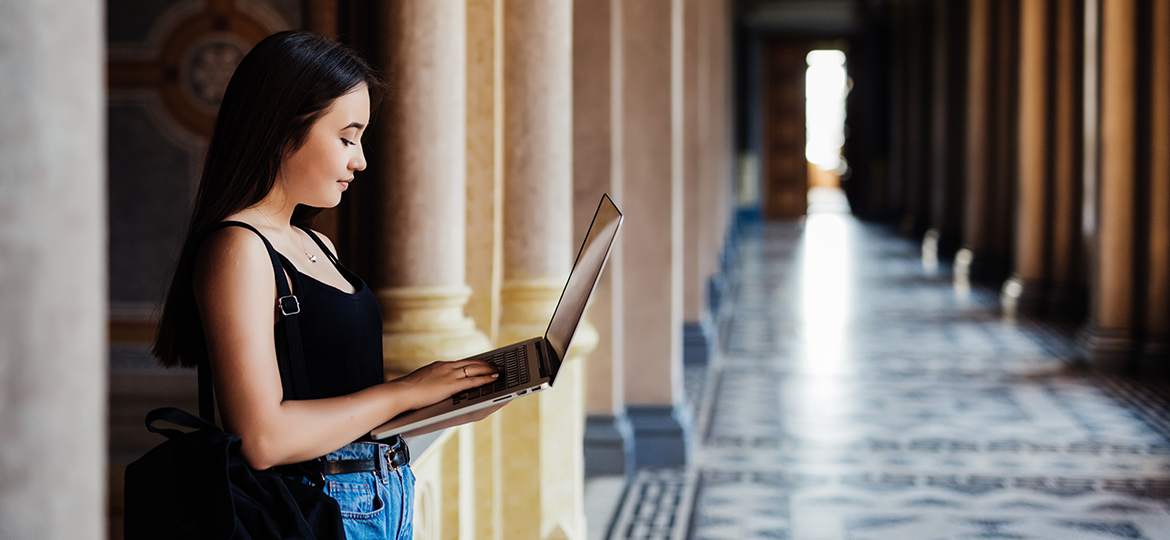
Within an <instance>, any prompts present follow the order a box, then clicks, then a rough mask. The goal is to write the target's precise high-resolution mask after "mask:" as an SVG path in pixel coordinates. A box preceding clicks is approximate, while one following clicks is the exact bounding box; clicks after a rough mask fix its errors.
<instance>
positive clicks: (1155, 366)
mask: <svg viewBox="0 0 1170 540" xmlns="http://www.w3.org/2000/svg"><path fill="white" fill-rule="evenodd" d="M1137 368H1138V372H1139V373H1141V374H1142V375H1148V376H1152V377H1161V378H1166V377H1170V334H1154V335H1149V336H1146V341H1145V342H1144V343H1143V344H1142V350H1141V353H1140V354H1139V355H1138V365H1137Z"/></svg>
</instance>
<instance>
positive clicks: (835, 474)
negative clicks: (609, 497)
mask: <svg viewBox="0 0 1170 540" xmlns="http://www.w3.org/2000/svg"><path fill="white" fill-rule="evenodd" d="M738 253H739V261H738V266H737V268H736V269H735V270H734V271H733V272H731V275H730V282H731V287H730V291H729V297H730V299H729V304H730V305H729V307H728V309H727V310H726V311H725V312H724V313H723V316H722V318H721V321H720V322H721V324H720V336H721V341H722V346H721V354H719V355H718V356H717V357H716V358H715V359H714V360H713V361H712V363H711V364H710V365H709V366H707V367H706V368H705V369H701V370H700V369H689V370H688V372H687V378H688V379H690V380H689V381H688V393H690V394H692V395H694V396H697V395H698V394H699V393H700V392H701V390H700V389H705V392H702V393H703V394H704V396H703V398H702V399H699V398H697V397H696V398H693V399H695V402H696V403H698V411H697V413H696V418H697V425H696V436H695V439H696V449H695V454H694V458H695V459H694V460H693V464H692V466H691V467H690V468H688V469H687V470H667V471H643V472H640V473H639V474H638V475H637V476H636V477H635V478H634V479H633V480H632V481H631V482H630V485H629V487H628V488H627V492H626V496H625V499H624V503H623V506H622V508H621V510H620V512H619V518H618V520H617V521H616V522H615V524H616V526H615V527H613V528H612V531H613V533H612V535H611V538H614V539H651V538H663V539H665V538H674V539H676V540H681V539H686V538H689V539H692V540H733V539H734V540H743V539H753V538H764V539H768V538H779V539H793V540H886V539H900V540H902V539H904V540H913V539H927V540H950V539H955V540H958V539H974V538H1003V539H1008V538H1011V539H1052V540H1064V539H1068V540H1080V539H1085V540H1089V539H1094V540H1102V539H1122V538H1124V539H1151V540H1152V539H1170V439H1168V438H1167V436H1168V435H1170V429H1167V428H1170V415H1168V414H1167V411H1170V393H1167V391H1168V390H1170V388H1167V387H1165V386H1162V387H1159V386H1156V384H1155V385H1154V386H1151V385H1150V384H1146V383H1138V382H1135V381H1131V380H1128V379H1125V378H1123V377H1115V376H1103V375H1100V374H1093V373H1089V372H1087V371H1086V370H1084V369H1078V368H1077V367H1076V366H1075V363H1074V362H1073V360H1075V355H1076V354H1078V353H1077V351H1078V348H1077V346H1076V344H1075V342H1073V341H1072V337H1071V332H1065V331H1063V330H1060V329H1054V328H1051V327H1048V326H1045V325H1043V324H1038V323H1033V322H1029V321H1022V322H1012V321H1005V320H1003V319H1001V317H1000V315H999V313H998V311H997V309H996V300H997V299H996V297H995V291H991V290H987V289H979V288H975V289H971V290H962V289H956V288H955V287H954V286H953V285H952V283H951V281H950V278H949V276H948V275H947V272H946V268H945V267H944V268H942V269H941V271H938V272H937V273H935V272H930V271H928V269H925V268H924V266H923V264H922V260H921V253H920V251H919V250H918V246H915V245H913V244H911V243H910V242H908V241H907V240H905V239H902V238H899V237H897V236H896V235H893V234H891V233H889V232H887V231H885V230H883V229H881V228H878V227H874V226H870V225H864V224H861V223H860V222H858V221H856V220H854V219H853V218H851V217H849V216H848V215H844V214H813V215H810V216H809V217H808V218H807V220H806V221H805V222H804V224H803V225H797V224H789V225H763V226H761V227H760V228H758V229H757V230H755V231H751V232H750V234H746V235H744V236H743V237H742V238H741V241H740V244H739V249H738Z"/></svg>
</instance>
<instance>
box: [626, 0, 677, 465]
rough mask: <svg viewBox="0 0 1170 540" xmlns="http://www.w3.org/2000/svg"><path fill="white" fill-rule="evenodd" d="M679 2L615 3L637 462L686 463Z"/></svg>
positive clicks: (630, 400) (629, 401)
mask: <svg viewBox="0 0 1170 540" xmlns="http://www.w3.org/2000/svg"><path fill="white" fill-rule="evenodd" d="M681 10H682V1H681V0H644V1H638V2H623V3H622V5H621V21H622V22H621V42H622V45H621V46H622V52H621V57H622V71H621V77H622V81H621V86H622V96H621V100H622V102H621V111H622V126H621V129H622V133H621V140H622V149H621V154H622V177H623V178H628V179H636V180H631V181H629V182H624V184H623V195H624V200H623V201H621V203H622V204H623V206H622V210H624V211H625V214H626V223H625V226H624V228H623V232H622V234H623V236H624V238H623V243H622V251H623V263H624V265H623V276H622V280H623V287H624V289H625V294H624V297H623V300H622V304H623V306H622V309H623V312H624V314H623V316H624V317H625V321H626V333H627V335H631V336H637V337H638V339H627V340H625V343H624V350H623V354H624V355H625V357H626V358H630V359H637V361H636V362H634V361H631V362H628V363H626V366H625V374H626V386H625V390H626V411H627V414H629V416H630V420H631V422H632V424H633V427H634V446H635V461H636V464H637V466H639V467H640V466H674V465H681V464H683V463H685V462H686V460H687V456H688V447H689V440H690V429H691V420H690V418H689V416H688V412H687V411H688V408H687V406H686V404H685V403H684V400H685V397H684V395H683V392H682V335H681V333H682V332H681V330H682V309H683V289H682V287H683V281H682V268H683V266H682V264H683V260H682V257H683V224H682V216H683V197H682V195H683V178H682V174H681V166H682V143H683V141H682V135H683V134H682V125H681V124H682V103H681V99H682V77H681V75H682V73H681V70H680V68H681V67H682V33H681V32H682V11H681Z"/></svg>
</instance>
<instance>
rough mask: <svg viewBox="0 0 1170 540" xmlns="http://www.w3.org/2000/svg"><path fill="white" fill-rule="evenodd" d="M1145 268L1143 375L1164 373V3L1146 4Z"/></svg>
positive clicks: (1167, 328) (1169, 259) (1167, 120)
mask: <svg viewBox="0 0 1170 540" xmlns="http://www.w3.org/2000/svg"><path fill="white" fill-rule="evenodd" d="M1152 4H1153V5H1152V7H1151V9H1152V13H1151V19H1152V28H1155V29H1159V30H1156V31H1154V32H1152V34H1151V41H1152V43H1151V49H1152V50H1151V53H1150V62H1151V65H1150V82H1149V84H1150V91H1149V95H1150V100H1151V101H1150V117H1151V119H1152V121H1151V122H1150V152H1149V155H1150V197H1149V205H1150V206H1149V215H1150V232H1149V242H1150V243H1149V253H1150V256H1149V267H1148V269H1147V272H1146V275H1147V286H1146V292H1147V295H1148V296H1147V297H1148V298H1149V300H1148V301H1147V304H1146V309H1147V311H1146V345H1145V350H1144V353H1145V354H1144V357H1145V362H1144V365H1143V370H1144V371H1147V372H1153V373H1162V374H1164V373H1166V372H1168V371H1170V92H1167V89H1168V88H1170V33H1167V32H1166V29H1168V28H1170V2H1153V3H1152Z"/></svg>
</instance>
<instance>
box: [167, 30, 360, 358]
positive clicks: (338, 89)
mask: <svg viewBox="0 0 1170 540" xmlns="http://www.w3.org/2000/svg"><path fill="white" fill-rule="evenodd" d="M362 83H365V84H366V85H367V87H368V88H369V89H370V94H371V99H373V98H375V97H376V96H377V95H378V93H379V91H380V90H381V88H382V84H381V81H380V79H379V77H378V75H377V74H376V73H375V71H374V70H373V68H371V67H370V65H369V64H368V63H366V62H365V61H364V60H362V59H361V58H360V57H359V56H358V55H357V54H355V53H354V52H353V51H352V50H350V49H348V48H346V47H345V46H343V45H341V44H339V43H336V42H334V41H330V40H328V39H326V38H324V37H322V36H320V35H317V34H314V33H311V32H304V31H288V32H280V33H278V34H273V35H271V36H268V37H266V38H264V39H263V40H261V41H260V43H257V44H256V46H255V47H253V48H252V50H251V52H249V53H248V54H247V55H246V56H244V58H243V60H241V61H240V65H239V66H238V67H237V68H236V71H235V73H234V74H233V75H232V78H231V81H230V82H229V83H228V86H227V90H226V91H225V92H224V95H223V102H222V104H221V105H220V107H219V116H218V118H216V120H215V131H214V132H213V133H212V135H211V144H210V145H209V146H208V148H207V159H206V161H205V162H204V165H203V175H202V177H201V178H200V180H199V191H198V194H197V195H196V197H195V206H194V208H193V210H192V212H191V220H190V222H189V223H188V225H187V234H186V239H185V240H184V241H183V249H182V251H181V252H180V254H179V260H178V263H177V265H176V267H175V274H174V278H173V279H172V280H171V286H170V289H169V290H168V291H167V298H166V302H165V303H164V304H163V310H162V318H161V319H160V320H159V328H158V335H157V337H155V341H154V349H153V352H154V356H155V357H157V358H158V361H159V363H161V364H162V365H164V366H168V367H171V366H176V365H182V366H185V367H192V366H195V365H197V364H198V362H199V359H200V358H203V357H205V356H206V354H207V349H206V344H205V343H204V338H203V325H202V324H201V323H200V320H199V313H198V310H197V307H196V305H195V295H194V291H193V290H192V275H191V273H192V266H193V263H194V259H195V253H196V251H197V250H198V249H199V243H200V242H201V241H202V239H203V235H204V234H205V231H207V230H208V228H209V227H211V226H212V225H215V224H216V223H219V222H220V221H223V220H224V219H225V218H227V217H228V216H230V215H232V214H235V213H236V212H239V211H240V210H243V209H245V208H248V207H249V206H252V205H254V204H256V203H259V202H260V201H261V200H262V199H263V198H264V197H265V196H266V195H268V192H269V191H272V187H273V185H274V184H275V183H276V174H277V171H278V170H279V169H280V163H281V159H282V158H283V157H284V156H285V155H287V154H288V153H290V152H294V151H296V150H297V149H299V148H300V147H301V145H303V144H304V142H305V139H306V137H307V136H308V133H309V128H311V127H312V126H313V123H314V122H316V121H317V120H318V119H319V118H321V116H323V115H324V114H325V113H326V112H327V110H328V109H329V106H330V105H332V104H333V101H334V100H335V99H337V98H339V97H341V96H343V95H345V94H348V93H349V92H351V91H353V90H354V89H355V88H357V87H358V86H360V85H361V84H362ZM320 211H321V209H319V208H310V207H307V206H298V207H297V208H296V210H295V211H294V212H293V216H292V222H293V224H294V225H304V224H307V222H308V221H309V220H310V219H312V218H313V217H314V216H315V215H317V213H318V212H320Z"/></svg>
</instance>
